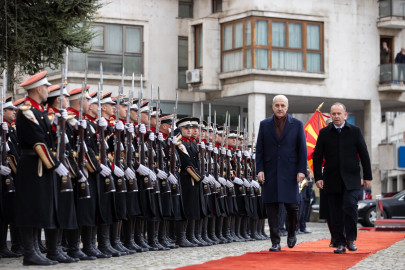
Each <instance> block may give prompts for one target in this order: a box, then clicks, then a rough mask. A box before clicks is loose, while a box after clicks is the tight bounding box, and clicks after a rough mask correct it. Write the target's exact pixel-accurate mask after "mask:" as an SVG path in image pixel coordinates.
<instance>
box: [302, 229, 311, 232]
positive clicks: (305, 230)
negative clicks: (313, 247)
mask: <svg viewBox="0 0 405 270" xmlns="http://www.w3.org/2000/svg"><path fill="white" fill-rule="evenodd" d="M300 232H301V233H312V232H310V231H307V229H304V230H301V231H300Z"/></svg>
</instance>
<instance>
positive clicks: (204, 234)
mask: <svg viewBox="0 0 405 270" xmlns="http://www.w3.org/2000/svg"><path fill="white" fill-rule="evenodd" d="M201 237H202V239H203V240H204V241H205V242H207V243H210V244H212V245H216V244H218V243H217V242H215V241H213V240H212V239H210V238H209V237H208V217H205V218H204V219H203V227H202V231H201Z"/></svg>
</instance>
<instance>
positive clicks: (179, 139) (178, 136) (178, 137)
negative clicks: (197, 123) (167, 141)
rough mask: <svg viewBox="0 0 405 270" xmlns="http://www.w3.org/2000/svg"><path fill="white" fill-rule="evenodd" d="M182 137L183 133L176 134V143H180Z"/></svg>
mask: <svg viewBox="0 0 405 270" xmlns="http://www.w3.org/2000/svg"><path fill="white" fill-rule="evenodd" d="M182 138H183V135H181V133H179V134H177V136H176V139H177V142H176V145H180V144H181V139H182Z"/></svg>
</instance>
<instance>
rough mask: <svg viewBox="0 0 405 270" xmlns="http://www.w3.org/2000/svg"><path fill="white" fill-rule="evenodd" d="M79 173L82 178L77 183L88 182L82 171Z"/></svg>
mask: <svg viewBox="0 0 405 270" xmlns="http://www.w3.org/2000/svg"><path fill="white" fill-rule="evenodd" d="M79 173H80V175H81V176H82V177H81V178H80V179H79V180H77V182H79V183H84V182H86V177H84V176H83V174H82V172H81V171H79Z"/></svg>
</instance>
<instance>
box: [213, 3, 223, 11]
mask: <svg viewBox="0 0 405 270" xmlns="http://www.w3.org/2000/svg"><path fill="white" fill-rule="evenodd" d="M217 1H221V11H218V10H217V9H216V6H217V5H216V3H217ZM222 4H223V1H222V0H212V13H219V12H222V11H223V5H222Z"/></svg>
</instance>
